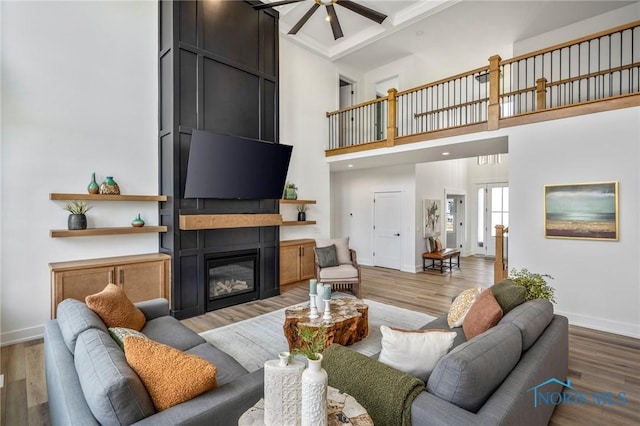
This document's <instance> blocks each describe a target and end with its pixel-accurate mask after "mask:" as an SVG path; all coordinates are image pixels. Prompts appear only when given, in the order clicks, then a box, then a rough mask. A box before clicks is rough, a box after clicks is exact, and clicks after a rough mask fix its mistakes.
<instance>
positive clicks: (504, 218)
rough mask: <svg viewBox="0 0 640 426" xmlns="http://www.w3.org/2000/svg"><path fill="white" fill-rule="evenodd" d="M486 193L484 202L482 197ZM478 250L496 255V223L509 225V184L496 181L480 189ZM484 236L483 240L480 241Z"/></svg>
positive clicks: (487, 254) (489, 254) (488, 254)
mask: <svg viewBox="0 0 640 426" xmlns="http://www.w3.org/2000/svg"><path fill="white" fill-rule="evenodd" d="M482 193H484V202H483V203H481V202H480V198H481V196H482ZM478 198H479V200H478V240H479V241H478V250H477V251H476V253H478V254H484V255H485V256H492V257H493V256H495V255H496V225H504V226H509V186H508V184H506V183H494V184H489V185H486V186H485V187H480V188H479V189H478ZM480 238H482V240H483V241H480Z"/></svg>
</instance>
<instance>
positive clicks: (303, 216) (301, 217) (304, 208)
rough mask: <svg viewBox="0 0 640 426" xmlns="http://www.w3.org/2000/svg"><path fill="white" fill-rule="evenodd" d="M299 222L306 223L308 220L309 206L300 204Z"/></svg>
mask: <svg viewBox="0 0 640 426" xmlns="http://www.w3.org/2000/svg"><path fill="white" fill-rule="evenodd" d="M297 209H298V222H304V221H305V220H307V213H306V211H307V205H306V204H298V207H297Z"/></svg>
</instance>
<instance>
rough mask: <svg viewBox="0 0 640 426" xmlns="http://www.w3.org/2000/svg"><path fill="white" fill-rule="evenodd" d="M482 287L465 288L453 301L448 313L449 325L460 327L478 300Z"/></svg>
mask: <svg viewBox="0 0 640 426" xmlns="http://www.w3.org/2000/svg"><path fill="white" fill-rule="evenodd" d="M481 292H482V289H481V288H480V287H473V288H468V289H466V290H464V291H463V292H462V293H460V294H459V295H458V296H457V297H456V298H455V299H454V300H453V303H451V306H450V307H449V313H448V314H447V324H449V327H460V326H462V322H463V321H464V317H465V316H467V313H468V312H469V309H471V305H473V302H475V301H476V298H477V297H478V295H480V293H481Z"/></svg>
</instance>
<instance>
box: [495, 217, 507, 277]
mask: <svg viewBox="0 0 640 426" xmlns="http://www.w3.org/2000/svg"><path fill="white" fill-rule="evenodd" d="M507 233H509V228H508V227H505V226H504V225H496V262H495V265H494V267H493V280H494V282H496V283H497V282H500V281H502V280H503V279H505V278H507V277H508V276H509V267H508V265H507V263H508V259H507V258H508V256H507V255H506V254H505V244H504V237H505V234H507Z"/></svg>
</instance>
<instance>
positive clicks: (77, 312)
mask: <svg viewBox="0 0 640 426" xmlns="http://www.w3.org/2000/svg"><path fill="white" fill-rule="evenodd" d="M57 312H58V326H59V327H60V332H61V333H62V338H63V339H64V344H65V345H66V346H67V348H68V349H69V351H71V353H74V352H75V349H76V340H77V339H78V336H79V335H80V333H82V332H83V331H85V330H88V329H90V328H97V329H98V330H102V331H104V332H105V333H106V332H107V327H106V326H105V325H104V323H103V322H102V320H101V319H100V317H99V316H98V315H97V314H96V313H95V312H93V311H92V310H91V309H89V308H88V307H87V305H85V304H84V303H82V302H80V301H79V300H75V299H65V300H63V301H62V302H60V303H59V304H58V311H57Z"/></svg>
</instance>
